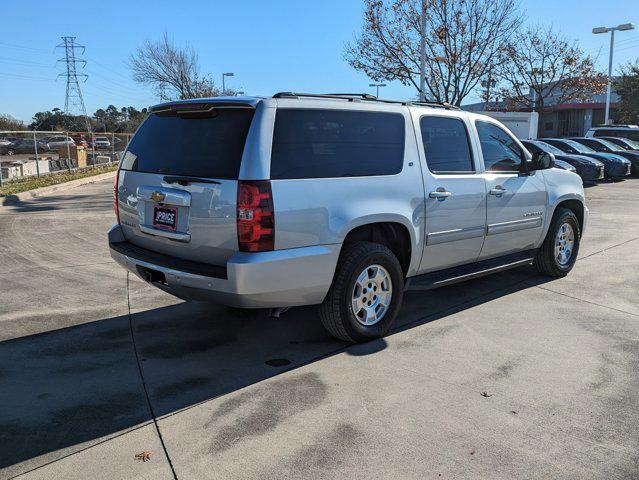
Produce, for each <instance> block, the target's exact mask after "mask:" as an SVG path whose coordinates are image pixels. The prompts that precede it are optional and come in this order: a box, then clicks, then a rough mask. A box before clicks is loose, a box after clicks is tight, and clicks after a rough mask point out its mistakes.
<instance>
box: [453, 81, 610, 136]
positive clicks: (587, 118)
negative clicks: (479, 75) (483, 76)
mask: <svg viewBox="0 0 639 480" xmlns="http://www.w3.org/2000/svg"><path fill="white" fill-rule="evenodd" d="M529 95H530V98H532V92H531V93H530V94H529ZM618 101H619V97H618V95H617V94H616V93H615V92H614V90H613V92H612V94H611V96H610V118H611V119H612V121H613V123H614V119H615V113H616V107H617V102H618ZM462 109H464V110H467V111H470V112H482V111H498V112H500V111H501V112H507V111H512V108H510V109H509V108H508V105H507V103H506V102H488V103H486V102H480V103H472V104H469V105H462ZM605 109H606V94H605V93H602V94H590V95H587V100H571V101H569V102H566V103H557V102H556V101H554V99H553V97H547V98H545V99H544V112H543V113H540V115H539V120H538V130H537V136H538V137H569V136H582V135H584V134H585V133H586V131H587V130H588V129H589V128H590V127H592V126H594V125H603V124H604V119H605ZM517 111H519V112H530V111H531V110H530V109H518V110H517Z"/></svg>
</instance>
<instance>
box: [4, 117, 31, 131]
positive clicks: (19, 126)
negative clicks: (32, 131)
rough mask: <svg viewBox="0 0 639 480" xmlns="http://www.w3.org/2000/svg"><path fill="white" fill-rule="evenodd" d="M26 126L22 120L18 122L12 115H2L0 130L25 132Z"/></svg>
mask: <svg viewBox="0 0 639 480" xmlns="http://www.w3.org/2000/svg"><path fill="white" fill-rule="evenodd" d="M25 128H26V125H25V123H24V122H23V121H21V120H16V119H15V118H13V117H12V116H11V115H7V114H5V113H0V130H24V129H25Z"/></svg>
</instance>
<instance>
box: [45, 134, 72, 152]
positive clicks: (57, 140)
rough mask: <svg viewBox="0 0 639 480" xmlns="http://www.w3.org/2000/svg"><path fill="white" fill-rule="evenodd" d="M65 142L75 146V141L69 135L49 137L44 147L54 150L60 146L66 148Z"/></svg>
mask: <svg viewBox="0 0 639 480" xmlns="http://www.w3.org/2000/svg"><path fill="white" fill-rule="evenodd" d="M67 144H68V145H69V146H75V141H74V140H73V138H71V137H67V136H60V137H49V138H48V139H47V140H46V148H47V150H49V151H55V150H58V149H60V148H66V147H67Z"/></svg>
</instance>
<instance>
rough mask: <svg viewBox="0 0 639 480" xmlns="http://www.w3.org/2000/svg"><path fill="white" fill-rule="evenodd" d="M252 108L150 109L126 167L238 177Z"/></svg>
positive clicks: (128, 152) (151, 170) (128, 150)
mask: <svg viewBox="0 0 639 480" xmlns="http://www.w3.org/2000/svg"><path fill="white" fill-rule="evenodd" d="M252 118H253V110H252V109H222V108H220V109H216V110H215V114H214V115H213V116H206V117H195V118H194V117H188V116H180V115H175V114H173V115H171V114H168V115H167V114H152V115H150V116H149V118H147V119H146V120H145V121H144V123H143V124H142V126H141V127H140V128H139V129H138V131H137V133H136V134H135V135H134V136H133V138H132V139H131V142H130V143H129V146H128V148H127V152H126V154H125V155H124V158H123V159H122V165H121V168H122V169H123V170H133V171H136V172H146V173H159V174H167V173H168V174H172V175H189V176H196V177H205V178H223V179H236V178H237V177H238V175H239V172H240V163H241V162H242V153H243V151H244V143H245V141H246V135H247V134H248V129H249V126H250V125H251V120H252Z"/></svg>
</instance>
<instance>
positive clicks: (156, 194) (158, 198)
mask: <svg viewBox="0 0 639 480" xmlns="http://www.w3.org/2000/svg"><path fill="white" fill-rule="evenodd" d="M165 198H166V195H164V194H163V193H160V192H153V193H152V194H151V200H153V201H154V202H162V201H163V200H164V199H165Z"/></svg>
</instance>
